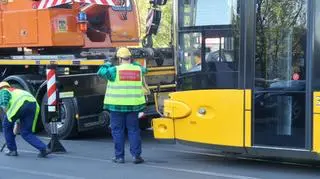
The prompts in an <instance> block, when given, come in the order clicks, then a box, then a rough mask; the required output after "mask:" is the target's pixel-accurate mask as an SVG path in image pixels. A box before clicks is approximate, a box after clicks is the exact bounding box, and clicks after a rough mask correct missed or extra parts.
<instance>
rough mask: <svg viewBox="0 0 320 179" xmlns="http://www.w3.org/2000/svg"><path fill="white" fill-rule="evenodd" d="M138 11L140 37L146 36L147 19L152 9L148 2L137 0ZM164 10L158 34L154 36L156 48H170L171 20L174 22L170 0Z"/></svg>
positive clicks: (146, 0)
mask: <svg viewBox="0 0 320 179" xmlns="http://www.w3.org/2000/svg"><path fill="white" fill-rule="evenodd" d="M136 3H137V9H138V12H139V18H140V19H139V20H140V31H141V32H140V33H141V34H140V37H141V38H143V37H144V36H145V31H146V18H147V15H148V11H149V8H150V4H149V1H148V0H136ZM160 8H161V10H162V18H161V23H160V27H159V31H158V34H157V35H155V36H153V47H154V48H165V47H169V46H170V43H171V28H172V24H171V20H172V0H168V2H167V4H166V5H164V6H161V7H160Z"/></svg>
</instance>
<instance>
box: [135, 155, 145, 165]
mask: <svg viewBox="0 0 320 179" xmlns="http://www.w3.org/2000/svg"><path fill="white" fill-rule="evenodd" d="M132 162H133V163H134V164H139V163H143V162H144V160H143V158H142V157H140V156H139V157H133V161H132Z"/></svg>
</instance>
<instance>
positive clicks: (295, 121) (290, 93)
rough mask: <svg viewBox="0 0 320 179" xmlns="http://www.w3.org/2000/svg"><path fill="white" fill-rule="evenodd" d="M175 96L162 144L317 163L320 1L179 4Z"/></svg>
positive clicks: (159, 128)
mask: <svg viewBox="0 0 320 179" xmlns="http://www.w3.org/2000/svg"><path fill="white" fill-rule="evenodd" d="M173 9H174V18H173V19H174V20H173V24H174V25H173V27H174V44H175V47H174V49H175V61H176V68H177V80H176V83H177V91H176V92H173V93H170V95H169V98H168V99H166V100H164V108H163V116H162V117H161V118H156V119H153V122H152V125H153V131H154V137H155V138H156V139H159V140H174V141H177V142H181V143H185V144H190V145H192V144H193V145H196V146H199V147H210V148H212V149H218V150H220V151H223V152H232V153H239V154H248V155H252V156H270V157H288V158H296V159H307V160H319V159H320V157H319V154H320V1H319V0H268V1H267V0H210V1H209V0H174V3H173Z"/></svg>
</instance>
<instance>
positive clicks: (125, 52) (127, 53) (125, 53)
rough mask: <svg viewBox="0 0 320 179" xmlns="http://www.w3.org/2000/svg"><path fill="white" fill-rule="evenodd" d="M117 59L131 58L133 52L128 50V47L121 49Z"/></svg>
mask: <svg viewBox="0 0 320 179" xmlns="http://www.w3.org/2000/svg"><path fill="white" fill-rule="evenodd" d="M117 57H118V58H128V57H131V52H130V50H129V49H128V48H126V47H121V48H119V49H118V51H117Z"/></svg>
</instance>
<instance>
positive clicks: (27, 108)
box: [2, 102, 46, 151]
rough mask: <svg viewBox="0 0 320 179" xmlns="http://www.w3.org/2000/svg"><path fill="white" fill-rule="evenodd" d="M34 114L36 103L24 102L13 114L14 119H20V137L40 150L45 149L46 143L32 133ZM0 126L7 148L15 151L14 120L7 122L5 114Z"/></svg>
mask: <svg viewBox="0 0 320 179" xmlns="http://www.w3.org/2000/svg"><path fill="white" fill-rule="evenodd" d="M35 114H36V103H30V102H25V103H24V105H23V106H22V107H21V108H20V109H19V111H18V112H17V114H16V115H15V116H14V119H20V134H21V136H22V138H23V139H24V140H25V141H26V142H28V143H29V144H30V145H32V146H33V147H35V148H36V149H38V150H39V151H41V150H45V149H46V145H45V144H44V143H43V142H41V141H40V140H39V139H38V138H37V137H36V136H35V135H34V134H33V133H32V125H33V120H34V115H35ZM2 126H3V131H4V134H5V139H6V142H7V147H8V149H9V150H10V151H16V150H17V145H16V141H15V135H14V133H13V127H14V121H13V122H9V121H8V118H7V116H6V115H5V117H4V120H3V122H2Z"/></svg>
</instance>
